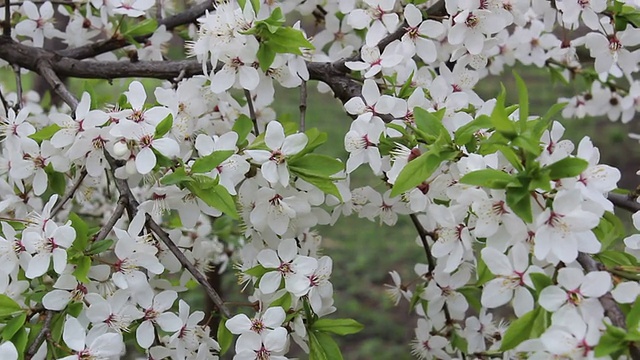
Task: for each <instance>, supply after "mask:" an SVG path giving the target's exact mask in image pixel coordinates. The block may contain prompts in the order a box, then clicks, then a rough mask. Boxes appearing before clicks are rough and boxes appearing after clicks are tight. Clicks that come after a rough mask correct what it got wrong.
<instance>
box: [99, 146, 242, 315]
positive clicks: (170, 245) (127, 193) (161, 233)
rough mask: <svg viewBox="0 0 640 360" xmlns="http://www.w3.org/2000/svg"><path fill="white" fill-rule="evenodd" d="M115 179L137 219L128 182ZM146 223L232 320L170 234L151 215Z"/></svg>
mask: <svg viewBox="0 0 640 360" xmlns="http://www.w3.org/2000/svg"><path fill="white" fill-rule="evenodd" d="M105 157H106V159H107V162H108V163H109V165H110V166H111V171H112V172H114V171H115V169H116V168H117V167H118V166H117V165H116V161H115V159H114V158H113V157H112V156H111V155H109V153H108V152H106V151H105ZM114 179H115V183H116V187H117V188H118V191H119V192H120V196H121V197H122V196H124V197H126V198H127V204H126V205H127V206H126V207H127V211H128V212H129V217H131V218H132V217H135V215H136V213H137V212H138V206H139V205H140V204H139V203H138V201H137V200H136V199H135V197H134V196H133V194H132V193H131V189H130V188H129V184H128V183H127V181H126V180H123V179H118V178H116V177H115V176H114ZM146 223H147V226H148V227H149V229H151V231H153V232H154V233H155V234H156V236H158V238H160V240H161V241H162V242H163V243H164V244H165V245H166V246H167V248H169V251H171V253H172V254H173V255H174V256H175V257H176V259H178V261H179V262H180V264H182V266H183V267H184V268H185V269H187V271H189V272H190V273H191V275H192V276H193V277H194V278H195V279H196V281H198V283H200V285H201V286H202V287H203V288H204V290H205V291H206V293H207V295H208V296H209V298H210V299H211V301H213V303H214V304H215V305H216V307H217V308H218V310H219V311H220V312H221V313H222V314H223V315H224V316H225V317H227V318H231V312H230V311H229V309H228V308H227V307H226V306H225V304H224V301H223V300H222V298H221V297H220V295H218V293H217V292H216V290H215V289H214V288H213V287H212V286H211V284H209V281H208V280H207V278H206V277H205V276H204V275H203V274H202V273H201V272H200V271H199V270H198V269H197V268H196V267H195V265H193V263H191V261H189V259H187V257H186V256H185V255H184V253H183V252H182V251H181V250H180V249H179V248H178V246H177V245H176V244H175V243H174V242H173V240H171V238H169V234H167V233H166V232H165V231H164V230H163V229H162V227H161V226H160V225H158V224H157V223H156V222H155V221H153V219H152V218H151V216H149V214H147V219H146Z"/></svg>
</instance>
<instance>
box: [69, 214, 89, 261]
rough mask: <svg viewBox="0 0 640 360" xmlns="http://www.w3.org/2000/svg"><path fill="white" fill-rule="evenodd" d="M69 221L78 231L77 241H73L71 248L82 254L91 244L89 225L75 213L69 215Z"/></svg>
mask: <svg viewBox="0 0 640 360" xmlns="http://www.w3.org/2000/svg"><path fill="white" fill-rule="evenodd" d="M69 220H71V227H73V228H74V229H75V230H76V239H75V240H74V241H73V244H72V245H71V247H72V248H74V249H76V250H78V251H79V252H82V251H84V249H86V248H87V244H88V242H89V237H88V234H89V225H87V223H86V222H84V220H82V219H81V218H80V217H79V216H78V215H77V214H76V213H73V212H72V213H70V214H69Z"/></svg>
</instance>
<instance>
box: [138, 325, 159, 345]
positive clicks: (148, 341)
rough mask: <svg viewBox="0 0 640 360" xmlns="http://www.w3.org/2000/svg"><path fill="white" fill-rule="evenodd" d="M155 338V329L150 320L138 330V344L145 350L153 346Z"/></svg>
mask: <svg viewBox="0 0 640 360" xmlns="http://www.w3.org/2000/svg"><path fill="white" fill-rule="evenodd" d="M154 338H155V329H154V328H153V324H152V323H151V321H149V320H145V321H143V322H142V324H140V326H138V329H137V330H136V339H138V344H139V345H140V346H141V347H142V348H143V349H148V348H149V347H150V346H151V345H153V339H154Z"/></svg>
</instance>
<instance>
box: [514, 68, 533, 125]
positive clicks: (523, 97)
mask: <svg viewBox="0 0 640 360" xmlns="http://www.w3.org/2000/svg"><path fill="white" fill-rule="evenodd" d="M513 76H514V77H515V78H516V87H517V88H518V100H519V109H520V132H523V131H524V130H525V128H526V127H527V119H528V118H529V93H528V91H527V84H526V83H525V82H524V80H522V78H521V77H520V75H518V73H517V72H515V71H514V72H513Z"/></svg>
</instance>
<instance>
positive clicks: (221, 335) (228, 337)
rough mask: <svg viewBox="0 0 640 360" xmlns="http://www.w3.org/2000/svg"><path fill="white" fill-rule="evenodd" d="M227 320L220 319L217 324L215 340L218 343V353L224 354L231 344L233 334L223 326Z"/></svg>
mask: <svg viewBox="0 0 640 360" xmlns="http://www.w3.org/2000/svg"><path fill="white" fill-rule="evenodd" d="M227 320H228V319H222V321H220V324H219V325H218V337H217V338H216V340H218V344H219V345H220V355H224V353H226V352H227V350H229V348H231V345H232V344H233V334H232V333H231V331H229V329H227V327H226V326H225V324H226V323H227Z"/></svg>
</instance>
